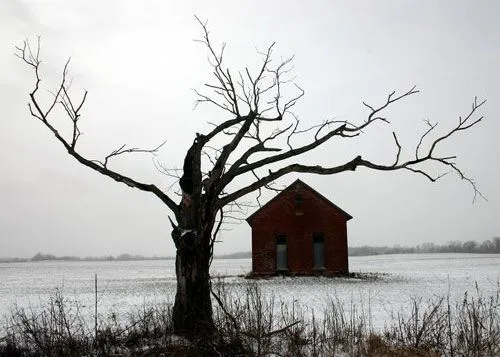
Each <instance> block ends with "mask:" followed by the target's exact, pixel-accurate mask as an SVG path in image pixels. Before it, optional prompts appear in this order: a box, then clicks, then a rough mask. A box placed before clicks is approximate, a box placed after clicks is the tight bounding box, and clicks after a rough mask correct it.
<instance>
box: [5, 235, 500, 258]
mask: <svg viewBox="0 0 500 357" xmlns="http://www.w3.org/2000/svg"><path fill="white" fill-rule="evenodd" d="M419 253H496V254H500V237H494V238H492V239H490V240H485V241H484V242H482V243H478V242H475V241H472V240H469V241H466V242H460V241H450V242H448V243H446V244H443V245H438V244H434V243H424V244H420V245H417V246H415V247H409V246H402V245H394V246H390V247H389V246H370V245H362V246H360V247H349V255H350V256H361V255H379V254H419ZM251 257H252V252H237V253H231V254H224V255H218V256H215V258H216V259H248V258H251ZM170 259H174V257H158V256H153V257H147V256H143V255H140V254H128V253H123V254H120V255H117V256H112V255H103V256H99V257H77V256H73V255H63V256H55V255H52V254H44V253H36V254H35V255H34V256H33V257H31V258H2V257H0V263H16V262H19V263H21V262H39V261H45V260H61V261H134V260H170Z"/></svg>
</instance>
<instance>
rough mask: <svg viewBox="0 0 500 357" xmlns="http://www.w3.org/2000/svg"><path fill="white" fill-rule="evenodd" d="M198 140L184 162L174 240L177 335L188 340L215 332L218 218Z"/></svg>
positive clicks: (174, 315)
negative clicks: (213, 297) (204, 188)
mask: <svg viewBox="0 0 500 357" xmlns="http://www.w3.org/2000/svg"><path fill="white" fill-rule="evenodd" d="M202 147H203V143H202V142H200V141H199V136H197V138H196V139H195V140H194V142H193V144H192V146H191V147H190V149H189V150H188V153H187V154H186V158H185V160H184V174H183V176H182V177H181V179H180V185H181V188H182V193H183V196H182V201H181V203H180V204H179V215H178V217H177V219H178V226H175V225H174V230H173V231H172V238H173V239H174V242H175V245H176V248H177V254H176V261H175V273H176V275H177V293H176V295H175V303H174V310H173V322H174V329H175V332H176V333H178V334H182V335H185V336H187V337H196V336H199V335H202V336H207V335H208V334H211V333H212V332H213V330H214V323H213V318H212V301H211V299H210V271H209V269H210V260H211V253H212V250H211V241H212V240H211V238H212V236H211V235H212V228H213V227H214V222H215V214H213V212H212V210H213V208H212V206H213V199H208V198H207V197H212V196H213V195H207V193H206V192H205V194H203V193H202V182H201V178H202V174H201V169H200V166H201V149H202Z"/></svg>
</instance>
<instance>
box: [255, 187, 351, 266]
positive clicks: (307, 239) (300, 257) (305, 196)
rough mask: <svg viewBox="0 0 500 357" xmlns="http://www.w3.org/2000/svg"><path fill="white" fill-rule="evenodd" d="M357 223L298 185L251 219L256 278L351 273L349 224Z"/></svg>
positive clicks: (284, 191) (269, 203)
mask: <svg viewBox="0 0 500 357" xmlns="http://www.w3.org/2000/svg"><path fill="white" fill-rule="evenodd" d="M351 218H352V217H351V216H350V215H349V214H348V213H346V212H345V211H343V210H342V209H340V208H339V207H338V206H336V205H334V204H333V203H332V202H330V201H329V200H328V199H327V198H325V197H324V196H323V195H321V194H320V193H318V192H317V191H315V190H314V189H313V188H311V187H310V186H308V185H306V184H305V183H304V182H302V181H301V180H297V181H295V182H294V183H292V184H291V185H290V186H288V187H287V188H285V189H284V190H283V191H282V192H281V193H279V194H278V195H277V196H276V197H274V198H273V199H272V200H270V201H269V202H268V203H266V204H265V205H264V206H262V207H261V208H260V209H259V210H257V211H256V212H255V213H253V214H252V215H251V216H250V217H248V218H247V222H248V224H249V225H250V227H251V228H252V274H253V275H255V276H258V275H274V274H290V275H321V274H322V275H328V276H331V275H337V274H347V273H349V263H348V256H347V221H348V220H350V219H351Z"/></svg>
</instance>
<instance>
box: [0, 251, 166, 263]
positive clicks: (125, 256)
mask: <svg viewBox="0 0 500 357" xmlns="http://www.w3.org/2000/svg"><path fill="white" fill-rule="evenodd" d="M168 259H174V258H173V257H158V256H153V257H146V256H143V255H140V254H128V253H123V254H120V255H117V256H113V255H103V256H99V257H77V256H73V255H63V256H55V255H53V254H44V253H40V252H38V253H36V254H35V255H34V256H32V257H31V258H1V257H0V262H3V263H16V262H40V261H45V260H61V261H133V260H168Z"/></svg>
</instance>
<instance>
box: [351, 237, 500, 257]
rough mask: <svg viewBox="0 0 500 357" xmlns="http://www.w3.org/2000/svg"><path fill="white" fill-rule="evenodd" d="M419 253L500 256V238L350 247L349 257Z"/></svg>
mask: <svg viewBox="0 0 500 357" xmlns="http://www.w3.org/2000/svg"><path fill="white" fill-rule="evenodd" d="M418 253H498V254H500V237H494V238H492V239H491V240H485V241H484V242H482V243H478V242H475V241H472V240H469V241H466V242H460V241H450V242H448V243H446V244H443V245H438V244H434V243H424V244H420V245H417V246H416V247H408V246H401V245H394V246H392V247H389V246H382V247H373V246H369V245H363V246H360V247H349V255H351V256H360V255H378V254H418Z"/></svg>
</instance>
